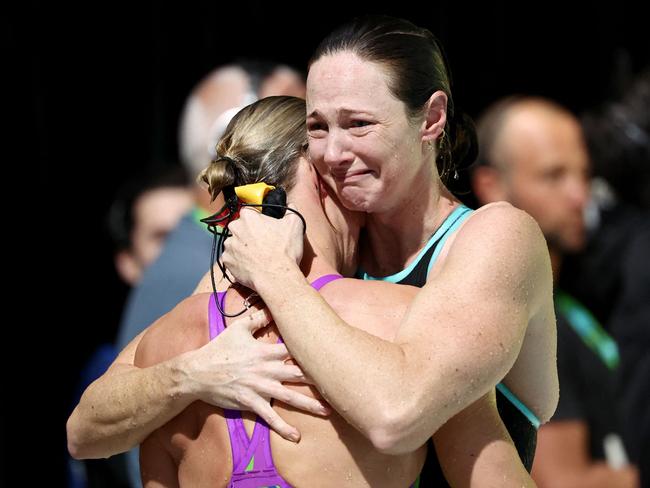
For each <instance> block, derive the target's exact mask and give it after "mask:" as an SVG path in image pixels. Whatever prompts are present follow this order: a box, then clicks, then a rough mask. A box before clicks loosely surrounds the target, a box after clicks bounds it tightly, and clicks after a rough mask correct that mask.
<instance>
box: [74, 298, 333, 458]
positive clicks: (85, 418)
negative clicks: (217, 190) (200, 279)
mask: <svg viewBox="0 0 650 488" xmlns="http://www.w3.org/2000/svg"><path fill="white" fill-rule="evenodd" d="M187 313H192V314H194V315H193V317H194V320H197V321H198V320H202V319H205V315H206V314H207V301H206V305H205V308H199V307H197V308H193V309H192V308H190V309H189V310H188V308H187V307H184V306H178V307H176V308H175V309H174V310H172V311H171V312H169V313H168V314H167V315H165V316H164V317H162V318H161V319H159V320H158V321H157V322H155V325H160V324H164V323H166V322H175V321H181V320H183V319H184V318H185V317H186V315H185V314H187ZM247 320H250V319H247ZM268 321H269V320H268V318H265V317H264V316H258V318H257V321H256V322H254V325H255V326H256V327H263V326H264V325H266V324H267V323H268ZM250 325H251V323H250V322H248V321H244V320H243V321H241V322H234V323H232V324H231V325H230V327H228V329H227V330H226V331H225V332H224V333H223V334H221V335H220V336H219V337H217V338H216V339H215V340H214V341H211V342H209V343H208V344H206V345H204V346H202V347H200V348H199V349H196V350H195V351H188V352H186V353H185V354H182V355H180V356H176V357H173V358H171V359H168V360H166V361H163V362H160V363H159V364H156V365H155V366H151V367H147V368H138V367H136V366H134V357H135V351H136V349H137V347H138V345H139V343H140V340H141V338H142V336H143V335H144V334H145V333H146V331H148V330H149V329H150V328H151V327H153V326H151V327H150V328H148V329H147V330H146V331H145V332H142V333H141V334H140V335H139V336H137V337H136V338H135V339H134V340H133V341H132V342H131V343H130V344H129V345H128V346H127V347H126V348H125V349H124V350H123V351H122V352H121V353H120V355H119V356H118V357H117V358H116V360H115V361H114V362H113V364H112V365H111V367H110V368H109V370H108V371H107V372H106V373H105V374H104V375H102V376H101V377H100V378H98V379H97V380H96V381H95V382H94V383H92V384H91V385H90V386H89V387H88V388H87V389H86V391H85V392H84V394H83V396H82V397H81V400H80V402H79V405H77V407H76V408H75V409H74V411H73V412H72V415H71V416H70V418H69V419H68V422H67V425H66V428H67V435H68V450H69V451H70V454H71V455H72V456H73V457H75V458H77V459H85V458H100V457H109V456H112V455H114V454H117V453H120V452H123V451H127V450H129V449H131V448H132V447H135V446H136V445H138V444H139V443H141V442H142V441H143V440H144V439H145V438H146V437H147V436H148V435H149V434H150V433H151V432H152V431H153V430H155V429H157V428H158V427H160V426H161V425H163V424H165V423H167V422H168V421H169V420H170V419H172V418H173V417H175V416H176V415H178V413H180V412H181V411H182V410H183V409H185V407H187V406H188V405H189V404H190V403H192V402H193V401H195V400H199V399H200V400H203V401H205V402H207V403H210V404H213V405H216V406H220V407H222V408H234V409H240V410H254V411H255V412H256V413H257V414H258V415H260V416H261V417H262V418H264V419H265V420H266V421H267V423H269V425H270V426H271V427H272V428H273V429H274V430H275V431H276V432H278V433H279V434H280V435H282V436H283V437H285V438H286V439H288V440H293V441H297V440H298V439H299V438H300V433H299V432H298V431H297V430H296V429H295V428H294V427H292V426H290V425H289V424H287V423H286V422H285V421H284V420H282V418H281V417H280V416H279V415H278V414H277V413H276V412H275V411H274V410H273V409H272V408H271V407H270V405H269V404H268V401H267V398H270V397H273V398H278V399H281V400H282V401H283V402H285V403H288V404H290V405H292V406H294V407H296V408H299V409H301V410H305V411H308V412H311V413H314V414H316V415H326V414H328V413H329V410H328V409H327V408H326V407H324V406H323V405H322V404H321V403H320V402H319V401H318V400H316V399H314V398H310V397H308V396H306V395H303V394H301V393H298V392H296V391H294V390H291V389H289V388H285V387H284V386H283V385H282V384H281V383H282V382H283V381H289V382H307V380H306V379H305V378H304V376H303V374H302V371H301V370H300V369H299V368H298V367H296V366H293V365H289V364H284V362H283V361H284V359H286V358H287V357H288V352H287V351H286V348H285V346H284V345H269V344H263V343H259V342H258V341H256V340H255V339H254V338H253V337H252V333H251V328H250Z"/></svg>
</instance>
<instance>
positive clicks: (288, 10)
mask: <svg viewBox="0 0 650 488" xmlns="http://www.w3.org/2000/svg"><path fill="white" fill-rule="evenodd" d="M224 3H225V2H223V1H221V2H216V1H211V2H208V1H197V0H193V1H183V2H182V3H181V2H178V3H176V2H174V3H172V2H148V3H147V2H145V3H137V2H132V3H131V4H128V5H126V4H125V5H118V4H115V3H113V2H102V3H95V2H92V3H88V4H87V5H79V4H75V5H71V4H67V5H62V4H60V3H59V2H48V3H45V2H27V3H26V4H24V5H23V6H22V7H21V9H20V11H15V12H10V16H9V17H8V19H9V20H8V24H5V22H7V20H3V21H2V22H3V24H5V27H7V28H6V29H3V30H5V32H6V35H5V36H4V37H5V40H6V41H7V42H6V43H5V45H8V46H9V57H8V58H7V59H8V61H9V69H6V70H3V71H5V73H4V75H3V76H4V78H5V82H6V81H7V80H8V81H9V88H8V89H7V90H6V91H5V93H6V95H8V98H9V106H11V107H12V108H15V109H16V111H15V113H14V114H13V118H11V119H9V122H10V126H11V129H10V131H9V132H8V134H9V135H10V141H9V142H10V143H11V142H13V143H14V146H15V149H16V152H15V155H12V159H11V166H12V167H13V168H15V169H17V171H18V173H19V174H18V175H17V176H16V177H15V182H13V183H12V182H5V187H7V186H14V185H15V186H16V187H17V188H18V189H19V191H20V194H21V195H23V196H25V197H26V198H27V199H28V202H29V208H30V210H29V212H35V214H31V215H49V216H50V218H47V219H40V221H39V222H38V226H34V225H33V220H29V219H26V222H24V223H25V224H27V226H29V227H31V230H29V231H24V232H25V233H24V234H23V235H24V236H25V238H26V240H25V241H24V243H25V245H27V244H31V245H32V246H34V245H35V249H34V251H33V252H31V253H30V256H29V257H28V258H25V259H27V261H28V262H29V263H33V264H36V265H37V269H36V270H34V273H35V274H32V275H31V278H32V280H31V283H30V285H29V288H28V289H27V295H28V300H30V302H31V303H32V305H31V306H28V307H26V308H23V309H22V310H23V311H26V313H25V316H24V318H25V319H26V320H23V321H22V322H21V326H20V328H22V329H23V330H24V331H25V332H26V337H25V338H24V339H23V340H24V345H23V348H25V349H27V351H30V350H31V348H32V346H36V345H39V346H41V347H40V348H38V350H39V351H40V350H41V349H42V350H43V352H42V353H40V352H39V353H38V354H39V355H40V356H39V357H41V358H43V359H44V360H43V361H39V363H38V364H39V370H38V373H37V374H36V375H32V374H27V373H25V374H26V376H25V377H21V376H19V375H16V376H17V379H18V380H19V381H20V382H21V383H22V386H23V388H26V389H27V390H28V393H31V394H33V395H34V398H33V399H31V397H30V399H29V404H30V406H32V407H34V408H33V410H34V412H32V409H31V408H30V409H26V408H23V406H22V405H23V403H24V402H23V398H22V397H21V395H23V393H22V389H16V392H17V393H16V395H15V396H16V397H17V399H16V401H15V402H11V404H10V406H11V407H13V410H11V409H10V412H11V413H10V414H7V413H6V412H5V413H4V414H3V415H6V419H9V422H7V425H8V427H9V431H10V432H9V434H8V437H7V439H8V440H7V441H6V442H7V444H6V445H7V447H6V449H7V450H8V451H10V452H9V453H7V454H9V458H11V454H14V455H18V456H20V457H23V454H24V453H25V452H38V453H39V454H38V455H39V456H41V457H43V458H45V459H46V460H47V461H48V462H53V463H54V464H53V466H54V467H53V468H52V469H48V470H47V477H48V479H49V480H50V482H51V483H49V485H50V486H63V476H64V475H63V457H64V454H63V453H64V446H65V432H64V424H65V419H66V417H67V415H68V413H69V408H70V405H69V400H70V397H71V394H72V393H71V390H72V385H73V383H74V381H75V380H76V375H77V372H78V369H79V367H80V366H81V364H82V363H83V361H84V360H85V359H86V358H87V357H88V355H89V354H90V353H91V352H92V351H93V349H94V347H95V346H96V345H97V344H99V343H100V342H103V341H106V340H109V339H110V338H112V337H113V335H114V333H115V330H116V325H117V323H118V321H119V314H120V311H121V305H122V302H123V300H124V297H125V294H126V289H125V287H124V286H123V285H121V284H120V282H119V280H118V279H117V277H116V275H115V273H114V271H113V265H112V260H111V253H110V245H109V243H108V241H107V239H106V236H105V234H104V233H103V229H102V222H103V218H104V215H105V213H106V211H107V209H108V206H109V205H110V203H111V198H112V196H113V194H114V192H115V189H116V188H117V186H118V185H119V184H120V183H121V182H123V181H125V180H126V179H128V178H129V176H130V175H131V174H133V172H134V170H135V169H137V168H144V167H150V168H156V167H159V166H164V165H169V164H176V163H177V159H178V158H177V155H176V130H177V121H178V116H179V112H180V109H181V106H182V103H183V101H184V98H185V96H186V95H187V93H188V92H189V90H190V89H191V88H192V86H193V85H194V83H195V82H196V81H198V79H199V78H200V77H201V76H202V75H204V74H205V73H207V72H208V71H209V70H210V69H211V68H213V67H214V66H216V65H218V64H222V63H226V62H229V61H233V60H236V59H237V58H239V57H254V58H270V59H273V60H276V61H279V62H284V63H287V64H290V65H292V66H294V67H296V68H298V69H304V67H305V64H306V61H307V59H308V58H309V55H310V53H311V51H312V50H313V49H314V48H315V47H316V45H317V43H318V41H319V40H320V39H321V38H322V37H323V36H324V35H325V34H326V33H327V32H329V31H330V30H331V29H332V28H333V27H335V26H336V25H338V24H339V23H341V22H342V21H344V20H346V19H348V18H349V17H351V16H354V15H356V14H361V13H373V12H374V13H387V14H391V15H397V16H402V17H405V18H408V19H409V20H412V21H413V22H415V23H417V24H419V25H422V26H425V27H428V28H429V29H431V30H432V31H433V32H434V34H436V35H437V36H438V37H439V38H440V39H441V41H442V43H443V45H444V46H445V48H446V51H447V56H448V58H449V61H450V64H451V68H452V73H453V81H454V85H453V91H454V98H455V100H456V104H457V105H458V106H460V107H461V108H463V109H464V110H465V111H466V112H467V113H468V114H470V115H471V116H474V117H475V116H477V115H478V114H479V113H480V112H481V110H482V109H483V108H485V107H486V105H487V104H489V103H490V102H492V101H493V100H495V99H496V98H499V97H500V96H503V95H506V94H512V93H515V92H518V93H532V94H539V95H544V96H548V97H551V98H554V99H556V100H558V101H559V102H561V103H563V104H565V105H566V106H568V107H569V108H570V109H572V110H573V111H575V112H576V113H580V112H582V111H584V110H587V109H591V108H594V107H596V106H597V105H598V104H600V103H602V102H604V101H606V100H607V99H609V98H611V97H614V96H617V95H618V94H619V93H620V90H621V87H623V86H624V81H625V78H626V76H627V75H629V74H631V73H635V72H638V71H639V70H640V69H641V68H643V67H644V66H648V62H649V46H650V37H649V36H648V35H647V34H646V33H645V32H644V30H645V29H647V26H646V25H644V19H646V17H645V16H644V15H642V14H641V7H640V5H637V4H635V3H633V2H626V1H619V2H615V3H614V4H612V3H611V2H610V3H608V4H607V5H603V6H597V5H589V4H586V3H585V4H584V6H582V7H581V6H580V5H579V4H572V3H570V2H551V3H549V2H533V3H530V2H503V1H496V2H482V3H481V4H479V5H470V4H468V3H467V2H460V1H445V2H432V1H422V2H415V1H405V0H402V1H399V2H396V3H397V4H398V5H395V6H393V7H390V6H382V5H381V4H379V3H377V2H368V1H348V2H341V1H330V2H309V3H305V4H303V5H302V6H298V5H297V4H296V5H294V4H292V5H291V6H285V5H282V4H279V3H274V2H262V1H253V2H251V1H249V2H234V3H235V4H230V5H225V4H224ZM425 4H426V5H427V6H426V7H425V6H424V5H425ZM14 14H15V16H14ZM5 66H7V65H6V64H5ZM12 102H13V103H12ZM5 134H7V132H5ZM36 161H37V162H38V164H34V162H36ZM21 201H22V199H21ZM43 223H45V229H43V228H42V224H43ZM35 227H38V230H37V228H35ZM28 236H29V237H28ZM19 242H20V243H21V244H22V243H23V241H19ZM30 247H31V246H30ZM34 278H36V279H35V280H34ZM34 285H36V286H34ZM31 293H33V295H30V294H31ZM44 319H46V320H45V322H46V323H47V326H42V325H43V323H42V322H43V320H44ZM36 323H39V324H41V328H39V329H38V333H34V334H33V333H32V332H31V331H32V330H34V329H32V327H33V326H34V324H36ZM54 344H56V346H54ZM35 349H36V348H35ZM34 354H36V353H34V352H27V353H25V355H24V359H25V360H26V361H33V360H34V357H33V355H34ZM21 371H22V370H21ZM14 374H15V372H14V371H13V370H10V375H14ZM46 391H47V392H48V393H47V394H45V393H44V392H46ZM25 394H26V393H25ZM14 410H15V411H14ZM19 411H22V415H20V416H19V414H18V412H19ZM27 412H29V413H27ZM6 419H5V421H6ZM12 429H13V430H12ZM3 434H4V433H3ZM21 441H22V442H24V443H25V444H26V447H25V448H26V449H27V451H22V450H20V451H18V448H17V447H16V446H17V444H18V443H20V442H21ZM3 449H5V447H3ZM34 449H36V451H34ZM2 454H4V453H0V455H2ZM1 457H2V458H3V459H4V455H2V456H1ZM3 463H4V461H3ZM1 471H2V472H4V471H5V468H4V467H3V469H2V470H1ZM12 472H16V470H15V469H12V470H11V471H9V474H11V473H12ZM20 472H21V473H24V472H23V471H22V470H21V471H20ZM35 474H38V473H35ZM40 474H43V473H40ZM29 476H31V473H28V477H29ZM0 481H1V480H0ZM25 481H26V480H25V479H23V482H25ZM0 484H3V483H0Z"/></svg>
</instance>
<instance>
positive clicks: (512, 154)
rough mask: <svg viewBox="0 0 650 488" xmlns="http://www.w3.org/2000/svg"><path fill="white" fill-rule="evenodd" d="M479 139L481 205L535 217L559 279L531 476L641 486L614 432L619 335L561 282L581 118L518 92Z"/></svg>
mask: <svg viewBox="0 0 650 488" xmlns="http://www.w3.org/2000/svg"><path fill="white" fill-rule="evenodd" d="M478 137H479V159H478V162H477V165H476V166H475V168H474V169H473V171H472V175H471V180H472V187H473V190H474V193H475V195H476V197H477V199H478V202H479V203H480V204H481V205H484V204H487V203H489V202H493V201H500V200H505V201H508V202H510V203H512V204H513V205H514V206H516V207H519V208H521V209H522V210H525V211H526V212H528V213H529V214H530V215H531V216H532V217H533V218H534V219H535V220H537V222H538V224H539V226H540V228H541V230H542V232H543V233H544V236H545V238H546V240H547V244H548V247H549V253H550V255H551V263H552V267H553V275H554V281H555V283H556V287H555V292H554V294H555V304H556V315H557V329H558V330H557V334H558V375H559V379H560V400H559V404H558V407H557V410H556V412H555V415H554V416H553V418H552V419H551V421H550V422H549V423H548V424H546V425H544V426H542V427H541V428H540V430H539V433H538V438H537V452H536V455H535V463H534V465H533V478H534V479H535V481H536V482H537V483H538V485H539V486H540V487H564V486H566V487H581V486H585V487H599V486H602V487H619V486H620V487H634V486H638V473H637V470H636V469H635V468H634V467H632V466H625V465H624V463H625V462H624V457H625V456H624V454H623V453H622V452H623V451H624V448H623V447H622V443H621V441H620V437H619V435H620V432H621V426H620V418H619V416H618V411H617V408H616V404H617V396H616V371H617V366H618V364H619V356H618V350H617V346H616V342H615V341H614V339H613V338H612V337H611V336H610V334H608V333H607V331H605V329H604V328H603V327H602V326H601V325H600V324H599V323H598V322H597V321H596V320H595V319H594V318H593V315H592V314H591V313H590V312H589V311H588V310H587V309H586V308H585V307H584V306H583V305H581V304H580V303H579V302H578V301H577V300H575V299H574V298H573V297H571V296H569V295H568V294H567V293H566V292H564V291H563V290H561V289H559V288H558V287H557V282H558V279H559V276H560V275H561V273H563V272H564V270H563V267H562V265H563V259H564V256H565V255H567V254H570V253H575V252H578V251H580V250H582V249H583V248H584V246H585V244H586V239H587V232H586V225H585V220H584V213H585V209H586V207H587V204H588V202H589V193H590V181H589V178H590V163H589V155H588V152H587V146H586V144H585V140H584V135H583V133H582V129H581V126H580V123H579V121H578V120H577V118H576V117H575V116H573V115H572V114H571V113H570V112H569V111H568V110H566V109H565V108H563V107H561V106H559V105H558V104H556V103H554V102H552V101H550V100H546V99H542V98H535V97H525V96H514V97H509V98H506V99H503V100H500V101H497V102H495V103H494V104H493V105H491V106H490V107H488V108H487V110H486V111H485V112H484V114H483V115H482V116H481V117H480V119H479V121H478ZM608 458H611V459H610V461H611V462H612V463H613V464H614V466H615V467H612V466H611V465H609V464H608V463H607V462H606V460H608Z"/></svg>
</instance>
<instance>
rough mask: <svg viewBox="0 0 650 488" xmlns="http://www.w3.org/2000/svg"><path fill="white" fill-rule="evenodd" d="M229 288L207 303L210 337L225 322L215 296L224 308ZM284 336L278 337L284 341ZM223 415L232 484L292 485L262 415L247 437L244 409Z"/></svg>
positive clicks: (244, 487)
mask: <svg viewBox="0 0 650 488" xmlns="http://www.w3.org/2000/svg"><path fill="white" fill-rule="evenodd" d="M340 278H342V276H341V275H338V274H328V275H324V276H321V277H320V278H317V279H316V280H314V281H313V282H312V283H311V286H312V287H313V288H314V289H315V290H320V289H321V288H323V287H324V286H325V285H327V284H328V283H330V282H332V281H334V280H338V279H340ZM225 297H226V292H218V293H217V294H216V296H215V294H214V293H213V294H212V295H211V296H210V302H209V306H208V319H209V329H210V340H212V339H214V338H215V337H217V336H218V335H219V334H221V333H222V332H223V331H224V330H225V328H226V325H225V323H224V319H223V316H222V315H221V313H219V310H218V309H217V306H216V301H215V299H216V300H219V305H220V306H221V309H222V310H223V308H224V299H225ZM281 341H282V338H279V339H278V342H281ZM224 416H225V417H226V423H227V424H228V434H229V436H230V447H231V450H232V466H233V470H232V477H231V481H230V485H229V486H230V487H237V488H257V487H259V486H280V487H281V488H291V487H290V485H289V484H288V483H287V482H286V481H285V480H283V479H282V477H281V476H280V474H279V473H278V472H277V470H276V468H275V464H274V463H273V453H272V452H271V442H270V438H269V426H268V425H267V423H266V422H264V420H263V419H261V418H259V417H258V418H257V419H256V421H255V427H254V429H253V435H252V437H251V438H249V437H248V433H247V432H246V428H245V427H244V422H243V420H242V416H241V412H240V411H239V410H228V409H224Z"/></svg>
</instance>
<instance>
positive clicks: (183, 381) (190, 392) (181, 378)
mask: <svg viewBox="0 0 650 488" xmlns="http://www.w3.org/2000/svg"><path fill="white" fill-rule="evenodd" d="M159 366H161V368H162V369H163V371H161V373H160V374H161V375H163V377H166V378H168V381H169V382H168V384H167V393H168V396H169V398H170V399H171V400H172V402H173V403H183V404H186V405H189V404H190V403H192V402H193V401H195V400H198V399H199V398H198V394H197V391H196V389H195V388H194V387H193V384H194V382H193V381H192V379H191V378H192V375H191V370H190V362H189V361H188V360H187V355H186V354H181V355H180V356H176V357H174V358H172V359H170V360H169V361H166V362H165V363H161V364H160V365H159Z"/></svg>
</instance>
